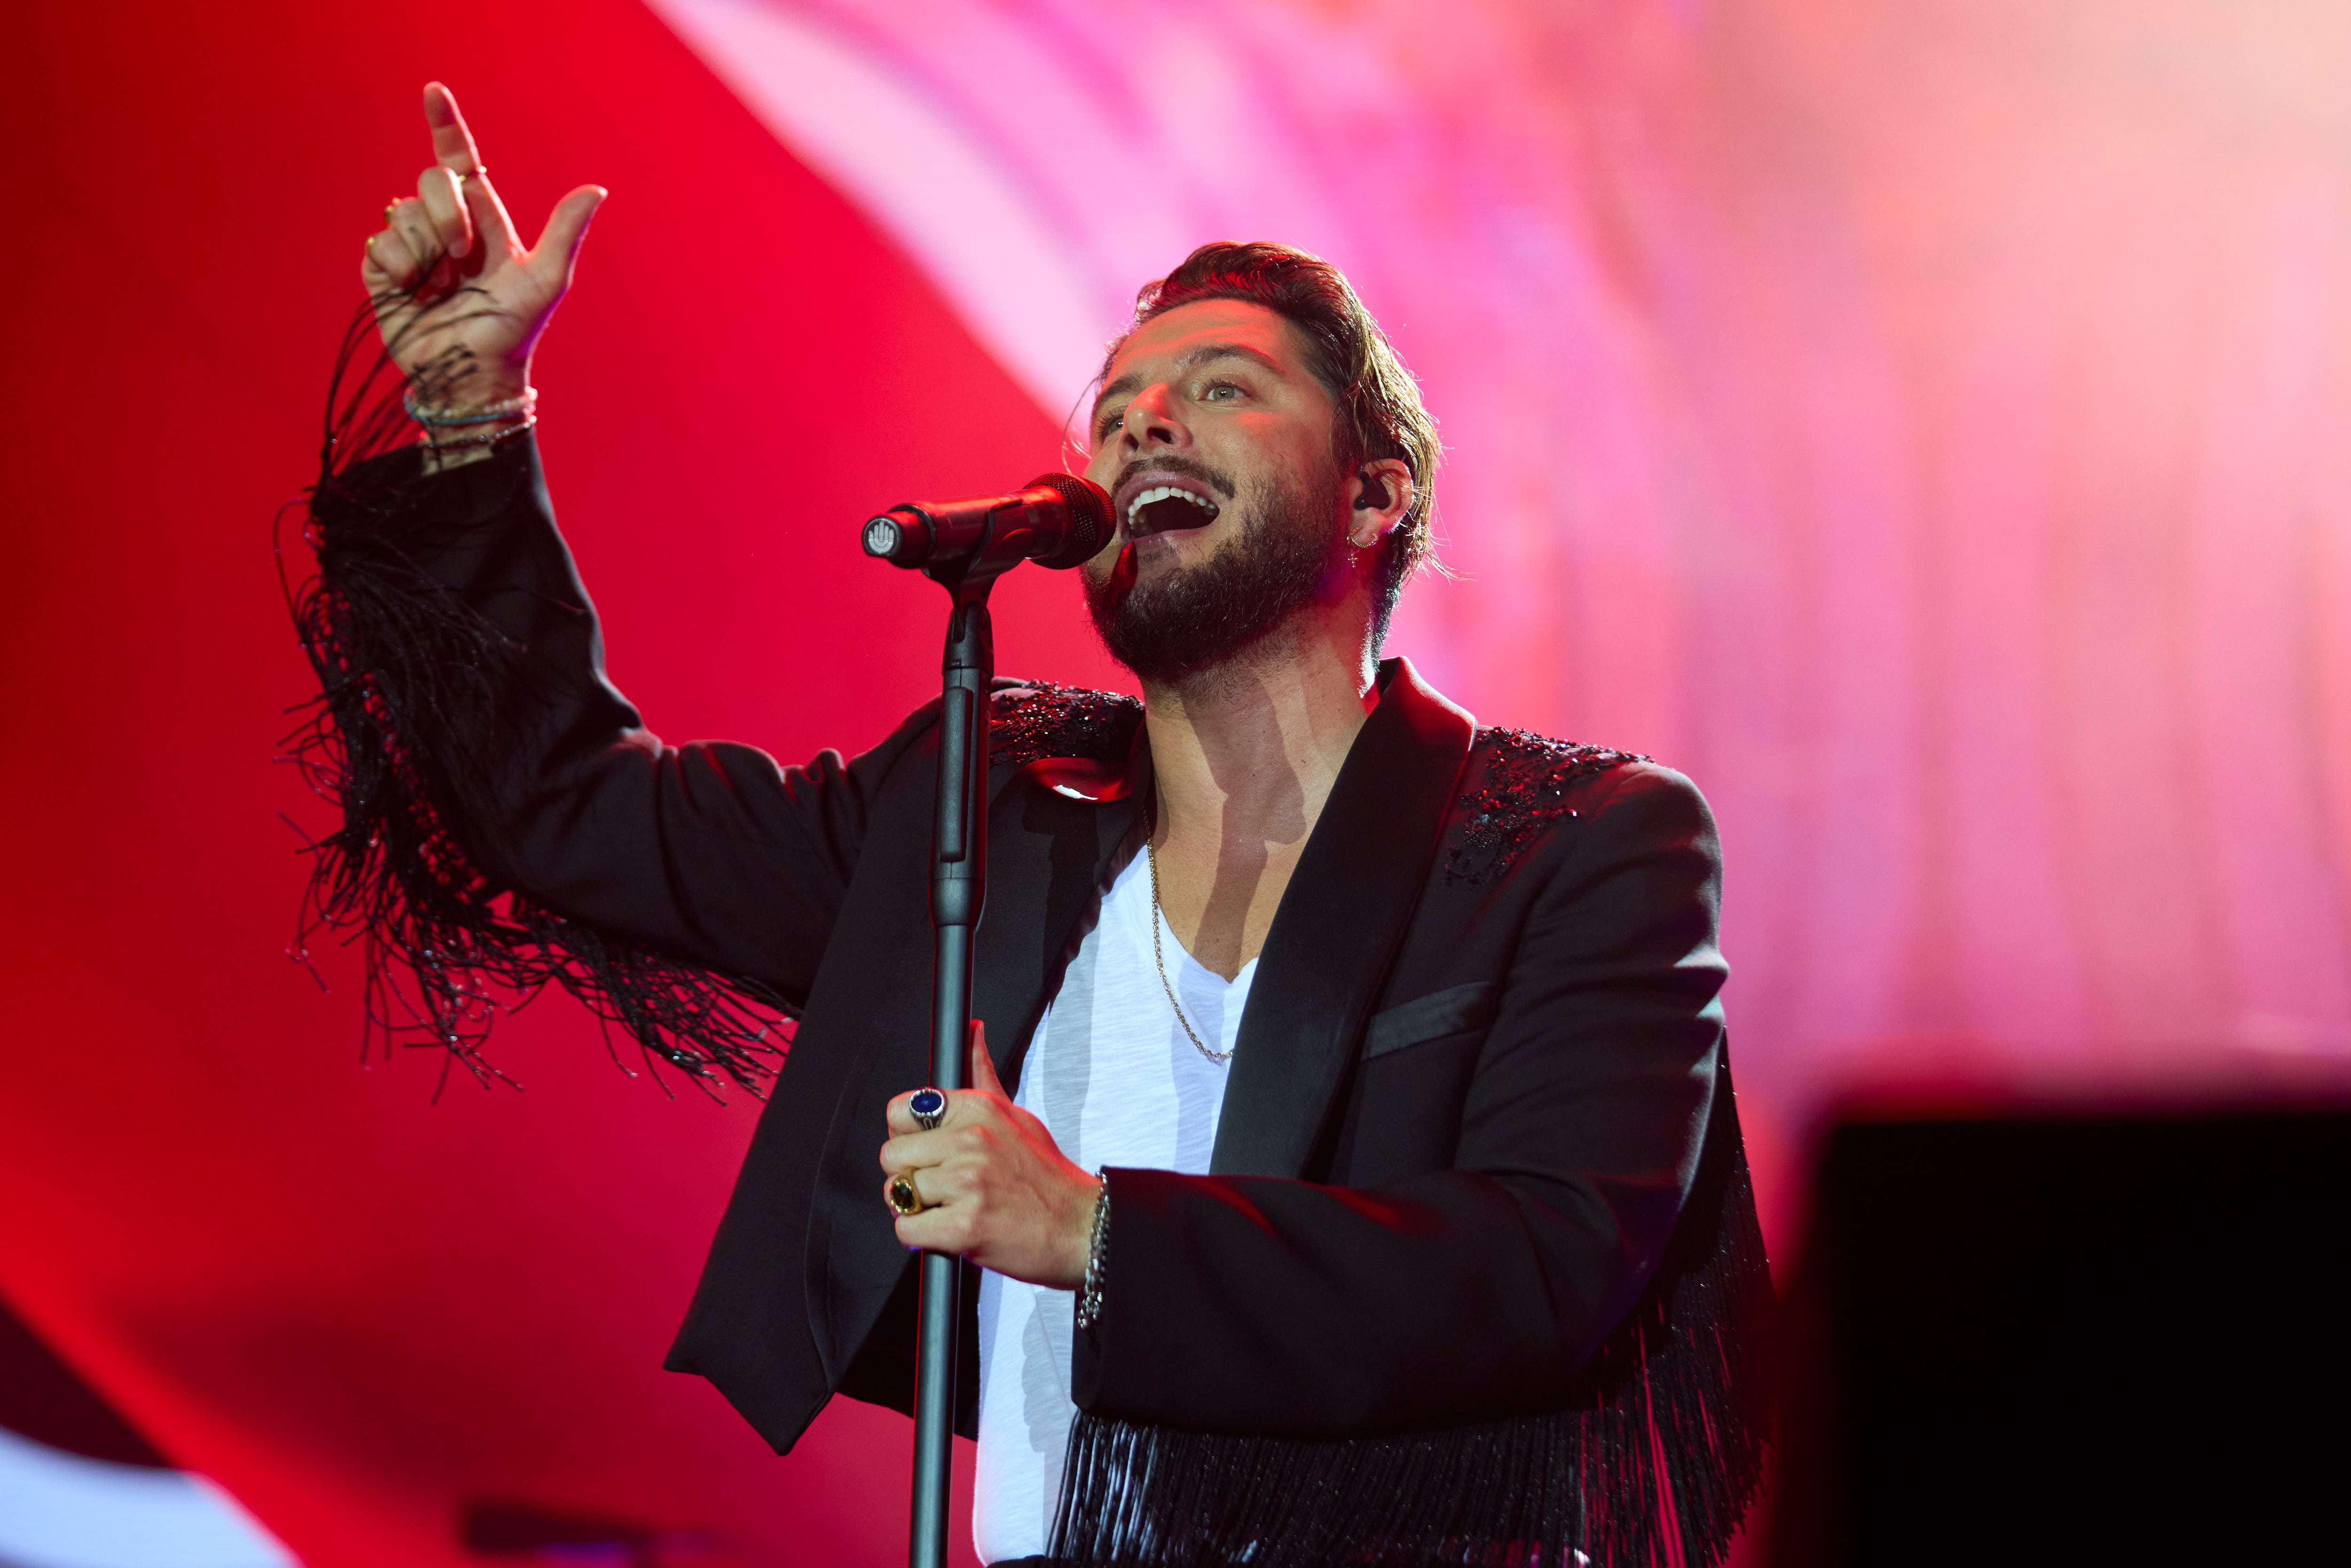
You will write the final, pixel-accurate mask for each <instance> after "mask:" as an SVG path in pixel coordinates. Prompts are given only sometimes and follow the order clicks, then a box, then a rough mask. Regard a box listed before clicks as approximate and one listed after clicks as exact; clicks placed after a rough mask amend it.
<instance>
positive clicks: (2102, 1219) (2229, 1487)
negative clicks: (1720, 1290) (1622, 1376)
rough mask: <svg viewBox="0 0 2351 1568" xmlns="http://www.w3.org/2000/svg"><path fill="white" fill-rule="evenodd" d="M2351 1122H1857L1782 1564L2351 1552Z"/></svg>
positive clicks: (1813, 1301) (1843, 1178) (1801, 1291)
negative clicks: (2349, 1401) (2349, 1394)
mask: <svg viewBox="0 0 2351 1568" xmlns="http://www.w3.org/2000/svg"><path fill="white" fill-rule="evenodd" d="M2346 1283H2351V1114H2346V1113H2343V1112H2341V1111H2335V1110H2329V1111H2326V1112H2323V1113H2322V1112H2309V1111H2306V1112H2294V1113H2259V1114H2243V1115H2228V1116H2206V1117H2187V1116H2173V1115H2167V1116H2160V1117H2157V1116H2132V1117H2099V1118H2057V1117H2047V1118H2032V1119H2018V1120H1970V1121H1889V1122H1876V1123H1861V1124H1846V1125H1844V1126H1841V1127H1839V1128H1837V1129H1836V1130H1835V1131H1834V1133H1833V1134H1831V1135H1830V1137H1829V1139H1828V1141H1827V1144H1826V1147H1825V1151H1824V1155H1823V1160H1822V1163H1821V1165H1820V1166H1819V1168H1818V1180H1817V1183H1816V1186H1815V1188H1814V1198H1813V1224H1812V1227H1811V1228H1810V1231H1809V1234H1808V1236H1807V1239H1806V1241H1805V1248H1804V1252H1803V1256H1802V1260H1801V1261H1800V1266H1799V1269H1798V1271H1797V1276H1796V1279H1795V1281H1794V1283H1793V1286H1792V1290H1791V1291H1790V1292H1789V1297H1788V1301H1787V1308H1786V1310H1787V1322H1786V1329H1787V1333H1786V1334H1785V1335H1784V1343H1785V1346H1786V1352H1787V1354H1786V1361H1785V1364H1784V1366H1783V1373H1784V1376H1783V1381H1782V1395H1783V1399H1782V1411H1783V1416H1782V1429H1781V1438H1782V1445H1781V1450H1780V1454H1779V1456H1778V1475H1777V1478H1776V1481H1775V1484H1774V1486H1773V1489H1772V1501H1771V1510H1770V1514H1771V1528H1770V1536H1769V1538H1770V1541H1771V1563H1772V1564H1773V1565H1774V1568H1880V1565H1884V1568H1895V1565H1897V1564H1898V1565H1901V1568H1924V1565H1930V1564H1938V1563H1967V1564H1970V1568H1985V1565H1991V1564H2006V1563H2027V1562H2030V1563H2043V1562H2051V1563H2056V1562H2062V1563H2133V1564H2137V1563H2148V1564H2156V1563H2162V1564H2171V1563H2179V1564H2197V1565H2199V1568H2200V1565H2203V1564H2227V1565H2230V1568H2235V1565H2237V1564H2253V1563H2261V1564H2267V1563H2327V1562H2335V1563H2351V1437H2346V1432H2351V1410H2346V1388H2351V1378H2346V1365H2351V1350H2346V1346H2351V1291H2346Z"/></svg>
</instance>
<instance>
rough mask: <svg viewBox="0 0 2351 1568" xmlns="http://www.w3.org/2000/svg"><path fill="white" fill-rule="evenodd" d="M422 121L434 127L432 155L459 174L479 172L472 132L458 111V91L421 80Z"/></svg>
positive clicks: (478, 157) (478, 160) (436, 160)
mask: <svg viewBox="0 0 2351 1568" xmlns="http://www.w3.org/2000/svg"><path fill="white" fill-rule="evenodd" d="M424 123H425V124H427V125H429V126H431V127H432V128H433V157H434V161H435V162H438V163H439V164H440V165H441V166H442V167H443V168H444V169H446V170H448V171H449V172H451V173H452V174H455V175H458V176H459V177H461V178H462V177H464V176H465V175H468V174H475V173H479V172H481V168H482V158H481V154H480V153H479V152H476V151H475V147H474V133H473V132H472V131H468V130H466V129H465V116H464V115H462V114H460V113H458V112H457V95H456V94H455V93H453V92H451V91H450V90H449V89H447V88H445V87H443V86H442V85H441V84H440V83H439V82H437V81H435V82H427V83H425V84H424Z"/></svg>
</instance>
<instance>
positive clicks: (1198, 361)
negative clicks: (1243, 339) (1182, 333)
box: [1093, 343, 1288, 414]
mask: <svg viewBox="0 0 2351 1568" xmlns="http://www.w3.org/2000/svg"><path fill="white" fill-rule="evenodd" d="M1212 360H1254V361H1257V363H1258V364H1259V365H1260V366H1262V367H1263V368H1264V369H1266V370H1269V371H1272V372H1273V373H1274V374H1275V375H1277V376H1281V377H1282V378H1283V379H1284V380H1287V379H1288V374H1287V372H1285V371H1283V370H1282V368H1281V361H1279V360H1277V359H1275V358H1274V357H1273V356H1272V355H1271V354H1269V353H1267V352H1265V350H1262V349H1252V348H1250V347H1249V345H1248V344H1247V343H1203V344H1201V345H1200V346H1199V347H1198V348H1196V349H1187V350H1185V351H1184V356H1183V357H1182V358H1181V359H1179V360H1177V361H1175V368H1176V369H1177V370H1178V371H1196V370H1198V369H1199V368H1200V367H1201V366H1202V365H1205V364H1207V363H1208V362H1209V361H1212ZM1142 386H1143V378H1142V377H1141V376H1140V375H1138V374H1136V373H1135V372H1134V371H1128V372H1127V373H1126V374H1125V375H1123V376H1121V377H1119V378H1118V380H1116V381H1114V382H1111V383H1110V384H1109V385H1108V386H1106V387H1104V388H1102V391H1100V392H1096V393H1095V394H1094V407H1093V412H1094V413H1096V414H1100V413H1102V404H1104V403H1106V402H1109V401H1110V400H1111V399H1113V398H1114V397H1117V396H1119V395H1121V394H1122V393H1125V392H1136V391H1139V390H1140V389H1141V388H1142Z"/></svg>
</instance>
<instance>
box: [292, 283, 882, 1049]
mask: <svg viewBox="0 0 2351 1568" xmlns="http://www.w3.org/2000/svg"><path fill="white" fill-rule="evenodd" d="M372 331H373V326H372V321H371V320H370V319H364V318H363V319H361V320H360V321H357V322H355V323H354V325H353V329H352V333H351V336H350V339H349V340H347V341H346V345H345V351H344V355H343V360H342V362H341V365H340V367H339V373H338V377H337V388H336V391H335V392H333V393H332V394H331V395H330V399H329V420H328V428H327V432H326V438H325V441H324V443H323V447H322V455H321V465H320V474H319V480H318V483H317V484H316V486H314V487H313V488H312V490H311V491H310V492H309V494H308V501H307V507H306V517H305V522H306V526H305V529H304V533H305V537H306V538H307V540H308V544H309V545H310V547H311V549H312V550H313V552H314V554H315V558H316V563H317V570H316V572H315V574H313V575H311V576H310V577H309V578H308V580H304V581H302V582H300V583H298V584H290V583H289V588H288V594H287V598H288V603H289V606H290V608H291V610H292V612H293V616H294V622H295V625H296V628H297V631H298V634H299V636H300V639H301V643H302V647H303V650H304V652H305V653H307V654H308V658H309V661H310V664H311V667H312V669H313V670H314V671H315V672H316V674H317V677H318V681H319V692H318V695H316V696H315V697H314V698H312V699H311V700H310V702H309V703H308V704H307V705H305V706H304V708H303V709H302V710H300V712H301V718H302V722H301V724H300V725H299V727H298V728H297V729H296V731H295V732H294V734H293V735H292V736H291V737H289V740H288V745H287V750H288V753H289V755H290V756H291V758H293V759H294V760H295V761H296V762H298V764H299V766H300V767H301V768H302V770H303V772H304V774H305V776H306V777H307V779H308V781H309V783H310V784H311V786H312V787H313V789H315V790H316V791H317V792H318V793H319V795H320V796H321V797H322V798H323V799H324V800H326V801H327V802H328V803H329V805H330V806H331V807H332V808H333V809H334V810H335V812H336V814H337V817H338V819H339V820H338V821H336V822H335V823H334V826H333V829H332V831H329V832H327V833H326V834H325V835H324V836H322V837H320V838H319V839H317V840H316V841H314V842H313V843H312V845H311V854H312V857H313V859H312V871H311V880H310V884H309V889H308V895H307V897H306V899H305V902H304V908H303V915H302V923H301V924H302V932H301V939H300V940H298V944H297V951H298V953H302V952H305V951H307V949H306V947H305V946H304V944H305V943H307V941H308V939H309V938H310V937H312V936H315V935H316V934H318V933H320V932H331V933H334V934H335V935H337V936H340V938H341V939H343V940H345V941H356V942H358V943H359V944H360V946H362V948H363V950H364V954H365V966H366V973H367V1018H368V1028H369V1035H370V1039H371V1040H384V1041H386V1042H387V1043H390V1042H399V1043H406V1044H414V1045H423V1046H431V1047H438V1048H441V1049H443V1050H445V1051H447V1052H448V1053H449V1058H450V1060H451V1061H454V1062H455V1063H457V1064H460V1065H463V1066H465V1068H467V1069H468V1070H469V1071H473V1072H475V1074H476V1075H477V1076H489V1075H494V1074H495V1069H493V1068H491V1067H490V1066H489V1064H488V1063H487V1062H486V1060H485V1058H484V1056H483V1053H482V1047H483V1044H484V1042H485V1040H486V1038H487V1036H488V1034H489V1031H490V1027H491V1024H492V1022H493V1020H494V1019H495V1018H496V1014H497V1013H498V1012H499V1011H500V1010H501V1009H507V1008H511V1007H513V1006H517V1005H519V1004H520V1003H521V1002H523V1001H526V1000H528V999H529V998H531V997H532V996H534V995H535V994H537V993H538V992H539V991H540V990H542V989H544V988H546V986H547V985H548V984H549V982H553V983H555V984H557V985H559V986H560V987H561V988H563V989H565V990H567V991H569V992H570V993H571V994H572V995H573V996H575V997H577V998H580V1000H581V1001H582V1002H583V1003H585V1004H586V1005H587V1006H588V1007H589V1009H590V1010H591V1011H592V1012H593V1013H594V1014H595V1015H596V1017H597V1018H598V1019H600V1020H601V1022H602V1023H603V1024H604V1025H605V1027H606V1034H607V1040H608V1043H610V1042H611V1029H612V1028H613V1027H614V1026H617V1027H618V1028H619V1030H621V1031H622V1033H623V1034H625V1035H627V1036H629V1037H631V1038H632V1039H633V1040H635V1041H636V1043H637V1044H638V1045H639V1047H641V1048H642V1050H643V1052H644V1053H645V1056H646V1060H647V1061H648V1064H649V1065H650V1064H651V1063H653V1062H666V1063H668V1064H670V1065H671V1066H674V1067H675V1068H677V1069H679V1070H680V1071H683V1072H684V1073H685V1074H686V1075H688V1077H690V1078H691V1079H692V1080H694V1081H695V1082H697V1083H698V1084H700V1085H701V1086H703V1087H704V1088H705V1089H713V1088H716V1086H717V1085H718V1084H719V1083H721V1082H726V1081H731V1082H735V1083H737V1084H738V1085H740V1086H742V1087H744V1088H746V1089H749V1090H751V1091H753V1092H758V1089H759V1087H760V1085H761V1083H762V1082H763V1081H764V1080H766V1079H768V1077H770V1076H772V1074H773V1072H774V1071H775V1068H776V1065H777V1064H778V1061H780V1059H781V1056H782V1053H783V1051H784V1048H785V1044H786V1042H787V1040H788V1039H789V1019H791V1018H792V1017H794V1016H795V1009H797V1007H798V1006H799V1003H800V1001H801V1000H802V999H803V998H804V997H805V994H806V991H807V988H808V986H809V984H810V981H811V979H812V977H813V976H814V973H815V969H816V965H817V962H818V959H819V958H820V956H821V955H822V951H823V947H824V944H825V940H826V938H827V936H829V934H830V931H831V922H832V916H833V914H834V912H835V910H836V909H837V907H838V904H839V901H840V897H841V892H842V890H843V889H844V888H845V887H846V885H847V883H848V879H849V876H850V873H851V871H852V867H853V865H854V862H855V859H856V856H857V852H858V849H859V845H860V843H861V841H862V833H863V827H864V800H865V794H866V789H867V788H868V786H869V785H870V784H871V782H872V777H871V775H872V770H873V769H875V768H884V767H886V766H887V765H888V762H889V760H890V758H889V757H888V755H886V753H887V752H888V750H889V749H890V748H888V747H885V748H883V753H884V754H883V755H878V756H877V755H869V757H868V758H861V759H860V761H859V762H858V763H857V764H844V763H843V762H842V761H841V758H839V757H838V756H837V755H836V754H834V753H831V752H827V753H824V754H822V755H821V756H820V758H818V759H817V761H816V763H814V764H813V765H812V766H811V767H810V768H806V769H800V768H792V769H783V768H778V767H777V766H776V764H775V763H774V762H773V761H771V760H770V759H769V758H767V757H766V756H765V755H764V754H762V753H760V752H758V751H756V750H753V749H751V748H749V747H735V746H723V745H720V746H710V745H704V746H689V747H666V746H664V745H663V744H662V743H661V742H660V741H659V740H658V739H657V738H655V737H653V736H652V735H650V734H649V733H647V732H646V731H645V730H644V729H643V727H641V726H640V724H639V722H638V717H637V714H636V712H635V710H634V709H633V708H632V707H631V706H630V705H629V704H628V703H627V702H626V701H625V700H624V699H623V698H622V696H621V695H620V694H619V693H618V692H617V691H615V690H614V689H613V688H612V687H611V685H610V684H609V683H608V682H607V681H606V680H605V678H604V674H603V658H602V649H601V636H600V633H599V631H598V628H597V623H596V618H595V612H594V609H593V606H592V605H591V604H590V601H589V599H588V596H587V593H586V591H585V590H584V589H583V588H582V587H581V586H580V581H579V578H578V576H577V574H576V572H575V571H574V570H573V566H572V562H571V559H570V555H569V550H568V549H566V547H565V546H564V543H563V541H562V539H561V538H560V536H559V534H558V533H557V532H556V529H555V524H554V519H553V516H552V512H551V509H550V507H549V503H548V498H547V491H546V487H545V483H544V480H543V477H542V476H541V473H540V469H539V464H538V453H537V450H536V448H535V446H534V444H533V443H532V440H531V438H529V437H528V436H525V437H523V438H522V439H519V440H517V441H514V442H512V443H509V444H505V445H502V446H501V447H499V448H498V449H497V450H496V454H495V455H493V456H491V457H490V458H488V459H487V460H485V461H478V462H475V463H471V464H467V465H463V466H458V467H454V468H451V469H449V470H448V471H445V472H442V473H436V474H427V473H425V472H424V471H423V465H422V463H421V461H420V453H419V451H418V449H417V448H416V447H415V446H414V445H413V444H406V438H407V437H408V435H409V434H410V431H409V427H408V426H407V425H406V423H405V422H404V421H403V420H402V417H401V413H400V408H399V394H400V392H401V390H402V388H401V384H400V382H399V381H398V378H397V377H396V376H394V375H391V374H388V373H387V372H386V371H385V370H384V366H383V363H382V361H381V358H380V357H378V358H375V359H374V360H373V361H372V363H373V365H374V369H373V370H372V371H370V372H369V373H367V374H366V375H364V376H354V375H353V374H352V373H351V372H352V369H353V367H354V366H355V365H357V364H359V363H360V362H361V359H362V356H363V355H364V354H371V353H372V351H373V345H372V342H371V338H372Z"/></svg>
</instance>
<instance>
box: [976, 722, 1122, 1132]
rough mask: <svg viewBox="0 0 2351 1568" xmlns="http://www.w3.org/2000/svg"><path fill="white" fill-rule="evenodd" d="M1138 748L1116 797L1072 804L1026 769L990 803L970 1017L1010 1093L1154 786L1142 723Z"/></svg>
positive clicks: (1073, 801)
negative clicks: (983, 1031)
mask: <svg viewBox="0 0 2351 1568" xmlns="http://www.w3.org/2000/svg"><path fill="white" fill-rule="evenodd" d="M1136 744H1137V747H1139V748H1140V750H1141V753H1142V755H1141V757H1140V758H1137V759H1136V761H1135V762H1134V763H1131V764H1130V768H1129V771H1128V773H1127V775H1126V776H1125V781H1124V783H1123V784H1122V785H1121V786H1120V787H1119V792H1118V794H1117V798H1115V799H1113V800H1073V799H1071V797H1069V796H1067V795H1064V794H1062V793H1061V792H1060V791H1059V790H1056V789H1052V788H1050V787H1049V786H1047V785H1045V784H1044V783H1043V781H1042V780H1041V779H1039V778H1037V777H1034V776H1033V772H1032V770H1028V769H1024V770H1023V772H1024V774H1030V776H1026V777H1015V778H1013V779H1010V780H1009V781H1008V783H1006V784H1005V785H1003V786H1002V787H1001V788H1000V789H999V790H998V794H997V797H996V800H995V803H994V804H993V806H992V807H991V808H990V814H989V818H988V844H987V911H986V913H985V914H984V915H982V916H981V917H980V922H979V953H978V962H977V964H976V965H975V966H974V967H973V968H974V973H973V975H972V998H971V1000H972V1016H973V1017H975V1018H977V1019H980V1020H981V1022H983V1023H984V1024H986V1025H987V1051H988V1055H989V1057H990V1058H991V1059H993V1060H994V1061H995V1063H996V1071H997V1076H998V1077H999V1078H1001V1079H1002V1080H1003V1081H1004V1086H1005V1087H1006V1088H1007V1089H1008V1090H1012V1091H1014V1092H1018V1090H1019V1069H1020V1065H1021V1061H1022V1058H1023V1057H1024V1056H1025V1055H1026V1053H1027V1050H1028V1045H1029V1033H1030V1031H1031V1030H1034V1029H1035V1028H1036V1025H1037V1020H1038V1019H1039V1018H1040V1017H1041V1016H1042V1015H1043V1013H1044V1009H1045V1001H1046V998H1048V997H1049V996H1050V995H1051V994H1052V993H1053V992H1054V991H1057V990H1059V989H1060V988H1061V967H1062V965H1063V964H1064V962H1065V961H1066V960H1067V958H1068V956H1069V954H1070V951H1071V948H1073V947H1074V946H1076V945H1077V942H1078V939H1079V937H1080V936H1081V930H1080V927H1079V922H1080V921H1081V919H1083V918H1085V917H1086V916H1087V915H1088V914H1089V913H1090V912H1091V911H1092V910H1093V908H1094V894H1095V893H1096V891H1097V890H1098V889H1099V888H1100V887H1101V886H1102V878H1103V874H1104V873H1105V872H1106V870H1107V869H1108V867H1109V865H1110V863H1111V860H1112V858H1113V856H1114V855H1115V854H1116V853H1117V852H1118V850H1119V846H1120V844H1121V843H1122V842H1123V841H1124V840H1125V838H1126V837H1127V835H1128V833H1129V832H1130V831H1132V830H1133V829H1134V824H1135V821H1136V820H1137V818H1138V817H1139V816H1140V814H1141V811H1142V804H1143V800H1144V797H1145V796H1146V795H1147V794H1148V792H1149V782H1150V772H1149V759H1148V758H1149V748H1148V747H1145V746H1144V745H1143V743H1142V727H1141V726H1139V725H1138V726H1137V727H1136ZM1137 767H1139V768H1141V771H1140V773H1139V774H1138V773H1137V772H1135V771H1134V769H1135V768H1137Z"/></svg>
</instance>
